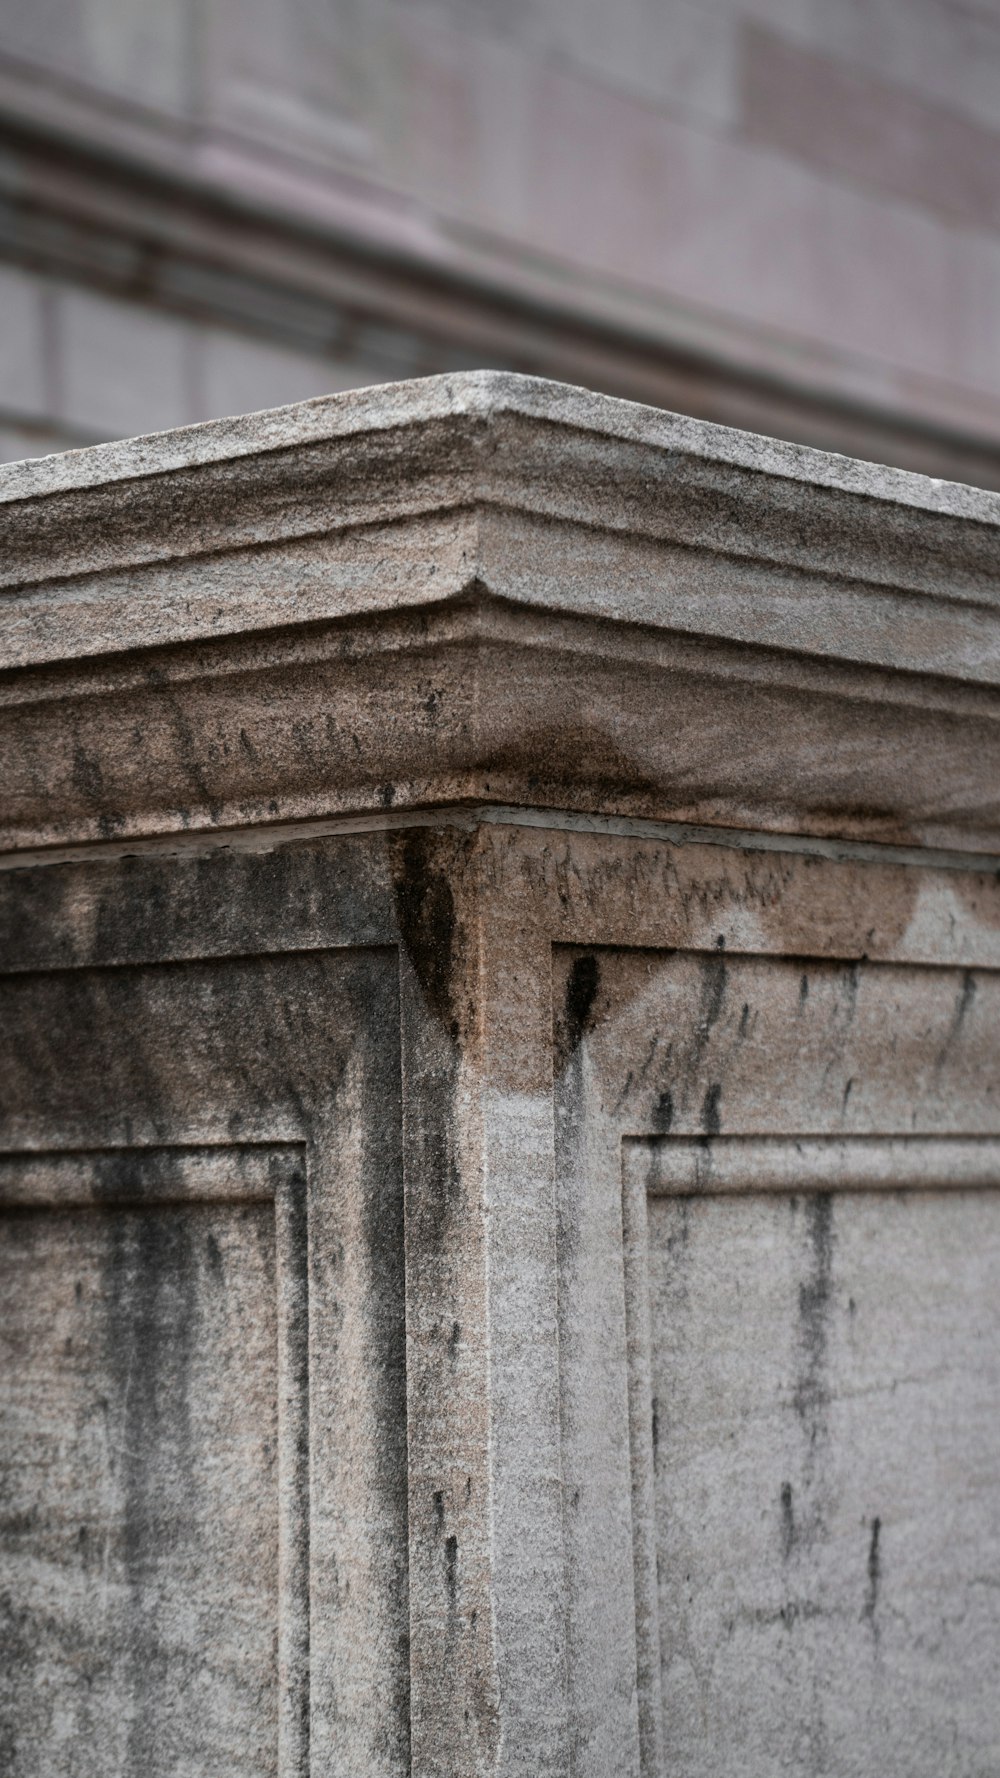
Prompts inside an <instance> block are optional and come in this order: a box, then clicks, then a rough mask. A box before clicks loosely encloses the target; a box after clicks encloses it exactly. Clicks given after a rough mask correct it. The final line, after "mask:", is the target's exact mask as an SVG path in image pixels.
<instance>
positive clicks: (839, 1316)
mask: <svg viewBox="0 0 1000 1778" xmlns="http://www.w3.org/2000/svg"><path fill="white" fill-rule="evenodd" d="M0 494H2V496H3V510H4V512H5V515H6V516H5V527H6V531H5V534H6V539H7V549H6V552H5V561H4V567H5V572H6V574H7V577H8V580H7V588H6V591H5V595H4V603H3V606H2V621H3V626H4V637H5V643H4V646H5V651H6V655H7V659H8V660H9V661H10V662H11V666H10V668H9V670H8V671H7V673H6V674H5V675H4V680H3V687H2V690H3V700H4V705H3V715H2V718H0V749H2V761H3V765H2V774H0V782H2V784H3V822H4V854H3V860H2V862H3V866H4V868H3V870H2V871H0V908H2V914H0V934H2V943H3V975H2V979H0V1001H2V1008H3V1011H2V1017H0V1043H2V1045H3V1053H2V1062H0V1079H2V1083H3V1084H2V1093H0V1109H2V1119H3V1125H2V1134H0V1151H2V1152H0V1204H2V1207H3V1217H2V1231H3V1242H2V1247H0V1253H2V1262H0V1263H2V1267H3V1274H4V1277H3V1284H2V1291H3V1298H4V1303H5V1316H4V1320H3V1324H2V1330H0V1344H2V1361H0V1412H2V1416H3V1422H2V1448H3V1453H4V1459H5V1463H6V1474H5V1482H4V1495H3V1514H4V1517H3V1521H2V1535H3V1559H4V1585H3V1589H2V1592H3V1606H2V1609H3V1612H4V1616H3V1619H2V1620H0V1626H2V1627H0V1634H2V1636H3V1639H4V1647H5V1658H4V1660H3V1662H0V1699H2V1704H0V1724H2V1727H0V1746H2V1748H3V1753H4V1757H5V1760H6V1762H7V1769H8V1770H9V1771H10V1772H11V1774H12V1778H43V1775H44V1778H83V1775H84V1774H85V1773H86V1774H90V1773H92V1772H93V1771H94V1770H95V1769H99V1770H100V1771H101V1772H102V1774H108V1775H111V1774H121V1775H122V1778H126V1775H128V1778H132V1775H133V1774H135V1773H137V1772H140V1771H142V1772H144V1773H146V1774H149V1778H160V1775H161V1774H162V1775H163V1778H166V1775H167V1774H168V1773H169V1774H171V1778H179V1775H183V1778H206V1775H208V1774H212V1775H215V1774H219V1775H220V1778H221V1774H223V1773H225V1774H226V1775H227V1778H244V1775H245V1778H250V1774H253V1778H261V1775H263V1774H275V1775H276V1778H307V1775H311V1778H320V1775H323V1778H328V1775H329V1778H348V1775H350V1778H359V1775H364V1778H369V1775H371V1778H403V1775H404V1774H409V1773H411V1772H412V1773H413V1774H419V1775H420V1778H432V1775H433V1778H445V1775H447V1778H470V1775H472V1774H475V1775H477V1778H479V1775H482V1778H515V1775H516V1778H528V1775H529V1774H530V1775H531V1778H537V1775H542V1774H544V1775H546V1778H571V1775H572V1778H661V1775H662V1778H666V1775H667V1774H668V1773H676V1772H685V1773H691V1774H698V1775H700V1774H705V1778H708V1774H713V1775H717V1774H730V1773H731V1774H734V1775H735V1774H737V1773H739V1774H741V1778H742V1775H744V1774H747V1775H752V1778H771V1774H773V1773H775V1772H777V1771H783V1772H785V1771H787V1772H790V1773H796V1774H802V1775H803V1778H805V1775H806V1774H808V1775H809V1778H821V1775H823V1778H826V1775H830V1778H834V1775H836V1778H848V1775H849V1778H890V1775H891V1778H897V1775H898V1778H925V1775H926V1778H940V1774H942V1773H944V1772H947V1773H949V1774H955V1775H956V1778H959V1775H960V1778H980V1775H981V1774H983V1773H987V1772H990V1771H992V1770H994V1769H995V1767H996V1765H997V1761H998V1758H1000V1711H998V1707H997V1702H996V1686H995V1683H994V1675H995V1668H996V1660H997V1654H998V1650H1000V1606H998V1600H1000V1589H998V1585H997V1581H998V1575H1000V1485H998V1475H1000V1446H998V1427H1000V1412H998V1408H1000V1338H998V1336H1000V1327H998V1319H1000V1317H998V1307H997V1304H998V1297H997V1291H996V1269H997V1264H998V1262H1000V1195H998V1194H1000V1105H998V1084H997V1083H998V1071H997V1070H998V1059H1000V989H998V986H997V983H998V981H1000V975H998V971H1000V878H998V853H1000V835H998V785H1000V770H998V765H1000V762H998V757H997V755H998V745H997V726H998V701H997V699H998V691H997V686H998V660H997V636H998V619H997V602H998V593H1000V582H998V569H997V563H998V560H1000V556H998V552H997V541H998V531H1000V501H998V497H997V496H995V495H991V494H988V493H981V492H977V491H975V490H971V489H968V488H963V487H960V486H956V485H950V484H943V483H934V482H928V481H924V480H922V479H921V478H919V477H915V476H912V475H907V474H903V473H901V472H898V471H890V470H875V469H873V468H871V466H869V465H866V464H862V463H856V462H849V461H845V460H843V459H835V458H829V457H824V456H821V455H819V454H816V453H813V452H808V451H804V450H801V449H799V448H797V447H794V446H784V445H775V444H771V443H769V442H768V441H765V440H762V439H760V438H756V437H751V436H748V435H742V434H737V433H732V432H727V431H725V430H723V429H720V428H715V427H711V426H707V425H705V424H702V423H699V422H693V421H686V420H682V419H679V418H677V417H676V416H674V415H670V414H664V413H660V412H657V411H655V410H652V409H643V408H639V407H635V406H631V405H629V404H627V403H623V402H618V401H613V400H610V399H606V398H599V397H594V396H590V395H586V394H584V393H582V392H579V391H575V390H572V389H567V388H563V387H559V386H556V385H552V384H545V383H541V382H536V381H532V380H530V379H524V378H517V377H507V376H497V375H489V374H473V375H466V376H458V377H453V378H443V379H436V380H433V381H430V382H424V383H414V384H401V385H398V386H396V387H393V388H388V389H386V390H383V391H378V392H374V393H372V392H369V393H364V394H361V393H358V394H346V395H343V396H340V397H337V398H334V399H330V400H326V401H322V402H314V403H309V404H305V405H304V406H301V407H298V408H292V409H287V410H284V411H280V412H274V413H269V414H264V415H259V416H256V417H255V418H254V419H252V420H251V421H247V422H243V423H232V422H219V423H217V424H215V425H212V426H207V427H203V428H198V429H196V430H193V431H189V432H180V433H174V434H170V435H168V436H165V437H162V438H156V439H151V440H142V439H140V440H134V441H132V442H130V443H128V444H126V445H122V446H109V447H105V448H103V449H101V450H98V451H94V452H87V453H82V454H75V455H71V456H67V457H63V458H58V459H52V460H50V461H48V462H43V463H35V464H25V465H19V466H17V467H15V468H11V469H8V470H7V471H5V472H4V476H3V480H2V483H0Z"/></svg>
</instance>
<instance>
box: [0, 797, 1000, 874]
mask: <svg viewBox="0 0 1000 1778" xmlns="http://www.w3.org/2000/svg"><path fill="white" fill-rule="evenodd" d="M480 825H483V826H497V827H540V828H552V829H554V830H555V831H558V832H567V833H593V834H607V835H609V836H611V837H620V838H622V839H637V840H660V841H665V842H667V843H669V844H670V845H674V846H685V845H698V846H721V847H725V848H729V849H730V850H735V851H744V852H780V853H792V854H799V855H803V856H806V857H815V858H829V859H832V860H833V861H834V862H839V863H851V862H858V863H863V864H864V863H867V864H900V865H916V866H919V867H921V868H926V867H928V866H933V867H934V868H935V869H940V870H961V871H970V870H971V871H978V872H981V873H983V874H984V875H994V874H996V873H998V872H1000V852H969V851H963V850H961V849H959V848H946V847H938V846H927V847H921V846H900V845H894V844H890V843H888V842H882V841H879V840H840V839H828V838H826V837H824V836H822V835H813V834H795V833H790V834H782V833H762V832H755V831H754V830H753V829H751V828H737V827H709V826H702V825H699V824H697V823H693V822H683V821H682V822H678V821H666V820H657V819H655V818H653V817H646V816H632V815H598V814H588V813H586V812H580V811H577V810H573V809H545V808H539V807H536V806H533V805H528V804H506V803H468V804H461V803H455V804H451V805H449V806H448V807H444V808H430V809H428V808H414V809H386V810H379V811H372V812H371V813H366V814H354V815H335V816H329V817H326V818H320V819H316V818H309V817H305V818H303V819H302V820H301V821H294V820H291V821H271V822H255V823H247V825H246V826H245V827H225V828H214V829H213V828H198V829H197V830H194V831H192V830H188V831H186V832H180V833H161V834H143V835H137V836H136V837H135V838H134V839H125V840H78V841H75V842H73V843H71V844H68V845H58V844H53V845H51V846H36V847H31V848H25V849H24V850H23V851H10V852H2V853H0V870H28V869H35V868H36V867H37V866H39V865H48V864H72V863H76V862H78V861H80V860H86V859H92V858H97V857H99V858H101V859H106V860H108V861H112V860H115V859H120V858H131V857H136V856H143V855H146V854H152V855H154V856H164V857H172V856H174V855H175V854H176V855H180V854H182V853H185V854H190V853H198V852H199V851H202V852H216V851H237V852H269V851H271V850H273V849H274V848H275V847H276V846H279V845H282V844H284V843H286V842H289V841H296V840H310V839H324V838H326V837H330V838H337V837H338V836H345V837H350V836H351V835H354V834H365V833H394V832H398V831H399V830H401V829H404V828H408V827H432V828H448V827H451V828H460V829H462V830H463V831H466V832H471V831H472V830H473V829H474V828H475V827H477V826H480Z"/></svg>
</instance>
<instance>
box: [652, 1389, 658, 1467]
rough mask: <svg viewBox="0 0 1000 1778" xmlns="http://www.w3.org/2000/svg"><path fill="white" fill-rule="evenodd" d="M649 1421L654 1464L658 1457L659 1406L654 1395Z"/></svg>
mask: <svg viewBox="0 0 1000 1778" xmlns="http://www.w3.org/2000/svg"><path fill="white" fill-rule="evenodd" d="M650 1421H651V1426H652V1433H653V1462H654V1464H655V1463H656V1461H657V1459H658V1458H659V1455H660V1404H659V1402H658V1401H657V1399H656V1396H655V1395H654V1397H653V1401H652V1408H651V1414H650Z"/></svg>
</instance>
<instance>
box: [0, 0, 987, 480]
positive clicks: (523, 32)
mask: <svg viewBox="0 0 1000 1778" xmlns="http://www.w3.org/2000/svg"><path fill="white" fill-rule="evenodd" d="M0 117H2V119H3V120H4V122H5V134H6V136H7V138H8V141H7V151H6V154H5V157H4V159H3V163H2V172H0V191H2V195H3V197H4V199H5V203H4V209H3V218H4V223H5V227H4V237H5V239H4V248H3V251H4V253H5V258H6V262H7V263H6V264H4V265H2V267H0V302H2V305H3V313H4V318H5V325H4V329H3V336H4V343H3V345H2V346H0V444H2V447H3V452H4V454H5V455H6V456H8V457H10V456H18V455H22V454H32V453H36V452H38V451H44V450H51V449H53V448H56V447H58V446H64V445H67V444H72V443H78V442H87V441H90V440H97V439H103V438H109V437H115V436H120V435H125V434H130V433H136V432H140V431H143V430H148V429H150V428H162V427H169V426H173V425H176V424H178V423H184V422H188V421H194V420H199V419H204V418H208V417H210V416H211V415H214V414H217V413H220V412H239V411H245V410H247V409H252V408H257V407H264V406H268V405H273V404H275V403H280V402H284V401H292V400H297V399H301V398H302V397H303V396H305V395H307V394H311V393H316V392H319V391H323V390H329V389H335V388H344V387H350V386H354V385H357V384H359V383H366V382H372V381H382V380H387V379H394V378H400V377H408V376H415V375H421V374H426V373H429V372H437V371H441V370H448V369H453V368H466V367H469V366H471V365H495V366H499V367H504V366H510V367H512V368H516V369H523V370H527V371H531V372H535V373H539V374H544V375H553V376H557V377H563V378H566V379H569V380H573V381H578V382H584V383H586V384H589V385H590V386H592V387H599V388H603V389H607V390H609V391H611V392H613V393H621V394H626V395H629V396H632V397H636V398H638V399H646V400H649V401H652V402H655V403H659V404H662V405H668V406H674V407H678V408H681V409H683V410H685V411H691V412H695V413H697V414H699V415H704V416H706V417H709V418H716V419H721V420H724V421H727V422H730V423H734V424H739V425H744V426H749V427H751V428H754V429H759V430H762V431H765V432H772V433H777V434H781V435H784V436H789V437H793V438H796V439H801V440H803V441H804V442H809V443H816V444H820V445H830V446H833V447H834V448H839V449H844V450H849V451H854V452H856V453H858V454H861V455H868V456H875V457H877V458H881V459H883V460H888V461H894V462H900V463H904V464H906V465H907V466H912V467H915V468H920V469H926V470H930V471H931V472H932V473H938V474H945V475H953V476H958V477H961V478H963V479H967V480H972V481H980V482H990V483H993V482H998V481H1000V152H998V150H1000V13H998V12H997V9H996V7H995V5H993V4H990V0H877V3H873V0H826V3H825V4H823V5H820V4H819V3H818V0H815V3H814V4H808V3H807V0H704V3H703V4H695V3H694V0H617V3H616V4H615V5H614V6H612V5H610V4H608V3H607V0H603V3H601V4H598V3H597V0H578V3H577V4H576V5H570V4H569V3H568V0H516V3H511V4H507V5H501V4H499V3H497V0H438V3H434V0H415V3H411V4H407V5H403V4H402V3H401V0H280V3H279V0H255V3H254V4H251V5H248V6H246V7H242V8H240V9H239V12H238V15H237V13H236V11H235V10H233V9H230V8H227V7H226V6H224V5H223V4H222V0H164V4H163V5H161V6H158V7H157V8H155V9H153V8H150V7H149V6H148V5H145V4H140V3H139V0H47V4H46V5H44V6H31V7H29V6H26V5H21V6H19V7H17V8H9V9H7V11H6V12H5V15H4V18H3V20H2V21H0ZM95 154H96V155H98V157H99V158H98V160H97V161H94V162H93V164H91V160H90V158H88V157H93V156H94V155H95ZM220 206H221V208H222V210H224V211H225V215H226V220H225V222H224V223H220V210H219V207H220ZM234 212H237V213H238V214H239V217H240V220H239V222H238V223H234V221H233V216H234ZM373 254H374V255H375V257H374V259H373V258H372V257H371V256H372V255H373ZM373 267H374V270H373Z"/></svg>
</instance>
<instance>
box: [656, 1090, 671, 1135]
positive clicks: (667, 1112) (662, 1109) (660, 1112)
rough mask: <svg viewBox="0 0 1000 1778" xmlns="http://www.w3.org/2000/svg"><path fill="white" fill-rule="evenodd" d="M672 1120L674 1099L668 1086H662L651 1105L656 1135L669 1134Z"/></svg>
mask: <svg viewBox="0 0 1000 1778" xmlns="http://www.w3.org/2000/svg"><path fill="white" fill-rule="evenodd" d="M673 1121H674V1100H673V1095H672V1093H671V1092H670V1089H669V1087H664V1089H663V1091H662V1093H661V1094H660V1096H659V1098H658V1099H657V1101H656V1104H655V1105H654V1107H653V1129H654V1130H655V1131H656V1134H657V1135H658V1136H666V1135H668V1134H669V1131H670V1126H671V1124H672V1123H673Z"/></svg>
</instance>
